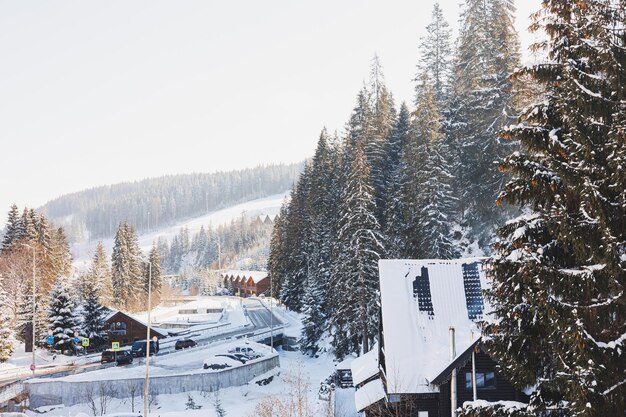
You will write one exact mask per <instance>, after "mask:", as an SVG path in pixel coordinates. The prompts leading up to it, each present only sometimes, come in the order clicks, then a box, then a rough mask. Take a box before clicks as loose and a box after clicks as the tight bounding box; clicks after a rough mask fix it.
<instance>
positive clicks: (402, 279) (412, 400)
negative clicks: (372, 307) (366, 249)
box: [352, 259, 528, 417]
mask: <svg viewBox="0 0 626 417" xmlns="http://www.w3.org/2000/svg"><path fill="white" fill-rule="evenodd" d="M379 270H380V290H381V309H380V314H381V316H380V335H379V343H378V344H377V345H376V346H375V347H374V349H372V350H371V351H370V352H368V353H366V354H365V355H363V356H361V357H359V358H357V359H355V360H354V361H353V362H352V377H353V381H354V386H355V387H356V391H355V404H356V408H357V410H358V411H363V412H364V413H365V416H367V417H372V416H396V415H402V416H406V417H448V416H454V415H455V413H454V412H453V411H454V410H456V409H458V408H460V407H462V406H463V403H464V402H466V401H473V400H486V401H500V400H506V401H527V399H528V397H527V396H526V395H525V394H524V393H522V392H521V391H519V390H516V389H515V388H514V387H513V386H512V385H511V383H510V382H509V381H508V380H507V379H506V378H504V376H503V375H501V374H500V373H499V371H498V368H497V364H496V363H495V362H494V361H493V360H492V359H491V358H490V357H489V356H488V355H487V354H486V353H484V351H483V350H482V348H481V344H480V340H481V338H480V332H479V329H478V326H477V324H476V323H477V322H478V321H479V320H481V319H482V317H483V316H484V314H485V312H486V311H489V309H490V307H489V305H488V304H487V301H486V300H485V299H484V297H483V293H482V290H483V289H485V288H487V285H488V282H487V280H486V278H485V274H484V270H483V266H482V260H481V259H458V260H441V261H438V260H429V261H415V260H382V261H380V262H379Z"/></svg>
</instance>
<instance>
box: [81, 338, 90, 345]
mask: <svg viewBox="0 0 626 417" xmlns="http://www.w3.org/2000/svg"><path fill="white" fill-rule="evenodd" d="M82 342H83V343H82V344H83V346H84V347H89V338H88V337H83V340H82Z"/></svg>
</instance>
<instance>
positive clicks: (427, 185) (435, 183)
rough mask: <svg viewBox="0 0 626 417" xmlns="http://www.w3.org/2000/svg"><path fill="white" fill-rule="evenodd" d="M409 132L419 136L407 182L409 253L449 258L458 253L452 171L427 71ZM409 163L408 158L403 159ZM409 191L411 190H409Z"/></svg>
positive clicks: (431, 257)
mask: <svg viewBox="0 0 626 417" xmlns="http://www.w3.org/2000/svg"><path fill="white" fill-rule="evenodd" d="M416 108H417V110H416V111H415V117H414V120H413V128H412V132H413V134H414V135H416V136H417V137H418V138H419V139H418V141H417V143H418V145H417V152H418V154H419V159H417V160H416V161H415V162H417V164H416V166H415V167H414V171H415V174H416V176H415V178H410V179H409V181H415V183H414V184H407V185H409V188H408V189H407V194H406V195H405V199H406V200H407V202H406V203H405V206H406V207H407V209H408V211H409V212H410V214H411V215H412V216H411V217H410V218H407V219H406V220H407V222H408V223H409V224H411V225H412V226H413V227H410V228H409V231H410V233H412V234H415V236H414V237H413V239H414V241H415V243H416V248H415V249H416V251H415V253H413V254H408V255H409V256H410V255H413V256H416V257H419V258H425V259H451V258H455V257H457V256H458V254H459V253H458V249H457V248H456V247H455V244H454V242H453V241H452V236H451V229H450V228H451V224H452V223H453V221H454V219H453V213H454V205H455V202H456V201H455V199H454V197H453V195H452V186H451V183H452V174H451V173H450V169H449V165H448V161H447V159H446V158H448V157H449V155H450V152H449V151H448V147H447V146H446V141H445V138H444V135H443V132H442V128H441V115H440V113H439V109H438V106H437V102H436V97H435V91H434V89H433V88H432V87H431V81H430V79H429V78H428V74H427V73H424V75H423V77H422V80H421V86H420V87H419V88H418V95H417V100H416ZM406 163H407V164H408V163H410V161H406ZM409 190H411V191H409Z"/></svg>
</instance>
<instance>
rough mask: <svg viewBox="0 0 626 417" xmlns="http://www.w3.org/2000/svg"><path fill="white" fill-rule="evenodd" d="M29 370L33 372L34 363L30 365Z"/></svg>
mask: <svg viewBox="0 0 626 417" xmlns="http://www.w3.org/2000/svg"><path fill="white" fill-rule="evenodd" d="M30 370H31V371H35V364H34V363H31V364H30Z"/></svg>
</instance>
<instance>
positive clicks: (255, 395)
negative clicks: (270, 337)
mask: <svg viewBox="0 0 626 417" xmlns="http://www.w3.org/2000/svg"><path fill="white" fill-rule="evenodd" d="M268 349H269V348H268ZM279 354H280V362H281V370H280V375H279V376H277V377H275V378H274V379H273V381H272V382H270V383H269V384H267V385H257V384H254V383H253V384H250V385H246V386H243V387H231V388H226V389H222V390H220V391H219V394H218V397H219V400H220V402H221V404H222V407H223V408H224V410H225V411H226V415H227V416H233V417H235V416H236V417H246V416H255V415H256V414H255V413H254V409H255V407H256V406H257V404H259V403H260V402H261V401H269V400H271V399H272V398H275V399H283V400H284V399H286V398H288V397H289V392H290V390H292V385H293V382H289V381H290V380H292V379H293V378H297V377H296V375H298V374H300V375H301V376H302V377H301V381H302V382H304V383H305V385H306V388H307V399H308V401H309V404H310V405H311V408H312V409H313V410H314V414H313V415H316V416H326V415H327V414H326V412H325V409H326V407H327V404H328V402H327V401H323V400H319V398H318V389H319V386H320V381H321V380H323V379H325V378H326V377H327V376H328V375H330V374H331V373H332V372H333V370H334V362H333V356H332V355H330V354H324V355H321V356H320V357H319V358H309V357H306V356H303V355H302V354H301V353H299V352H282V351H281V352H279ZM192 355H193V354H192ZM86 375H88V374H86ZM353 394H354V391H353V390H352V389H347V390H341V389H338V390H337V398H338V399H339V404H338V406H337V409H338V411H339V412H338V414H337V416H340V417H353V416H355V415H356V412H355V411H354V408H352V407H353V406H354V403H353V397H354V395H353ZM189 398H192V400H193V402H194V403H195V404H196V406H200V407H201V408H199V409H196V410H188V409H187V406H186V404H187V403H188V402H189ZM215 398H216V395H215V394H214V393H206V392H204V393H203V392H197V391H195V392H188V393H182V394H171V395H159V396H158V398H157V403H158V404H157V405H155V406H154V407H153V408H152V412H151V415H154V416H160V417H196V416H197V417H200V416H202V417H214V416H217V414H216V413H215V407H214V404H215ZM141 404H142V399H141V398H136V399H135V411H139V410H140V409H141ZM131 408H132V405H131V400H130V398H127V399H124V400H115V399H114V400H112V402H111V404H110V405H109V407H108V413H118V412H120V413H121V412H131V411H132V410H131ZM79 413H84V414H86V415H87V416H91V415H93V414H92V412H91V410H90V409H89V406H88V405H87V404H79V405H76V406H73V407H63V406H58V407H45V408H43V409H40V410H37V412H33V411H28V412H27V413H26V414H27V415H28V416H36V415H41V416H48V417H52V416H77V415H80V414H79Z"/></svg>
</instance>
